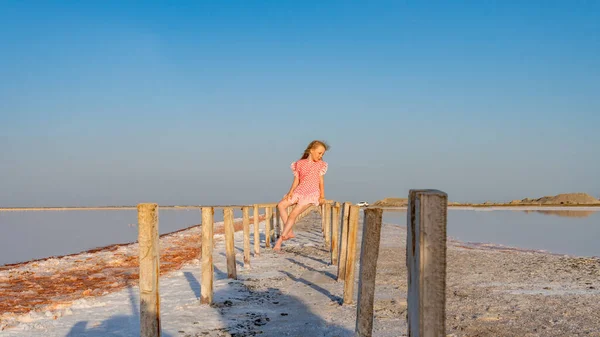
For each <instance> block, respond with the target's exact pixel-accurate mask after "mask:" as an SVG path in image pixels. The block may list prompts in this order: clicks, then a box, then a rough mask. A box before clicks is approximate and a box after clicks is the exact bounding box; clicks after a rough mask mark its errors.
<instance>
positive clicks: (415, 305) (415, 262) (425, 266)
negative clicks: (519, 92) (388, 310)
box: [406, 190, 448, 337]
mask: <svg viewBox="0 0 600 337" xmlns="http://www.w3.org/2000/svg"><path fill="white" fill-rule="evenodd" d="M447 212H448V195H447V194H446V193H444V192H442V191H437V190H411V191H410V192H409V198H408V212H407V238H406V267H407V269H408V294H407V302H408V313H407V320H408V335H409V336H415V337H430V336H431V337H433V336H445V335H446V327H445V325H446V222H447Z"/></svg>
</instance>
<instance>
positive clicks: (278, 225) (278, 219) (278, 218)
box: [275, 206, 283, 239]
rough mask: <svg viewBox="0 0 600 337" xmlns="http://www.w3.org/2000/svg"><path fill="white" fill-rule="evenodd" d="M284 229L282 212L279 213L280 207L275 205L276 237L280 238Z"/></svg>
mask: <svg viewBox="0 0 600 337" xmlns="http://www.w3.org/2000/svg"><path fill="white" fill-rule="evenodd" d="M282 232H283V230H282V229H281V214H279V207H277V206H275V237H276V238H277V239H279V237H280V236H281V233H282Z"/></svg>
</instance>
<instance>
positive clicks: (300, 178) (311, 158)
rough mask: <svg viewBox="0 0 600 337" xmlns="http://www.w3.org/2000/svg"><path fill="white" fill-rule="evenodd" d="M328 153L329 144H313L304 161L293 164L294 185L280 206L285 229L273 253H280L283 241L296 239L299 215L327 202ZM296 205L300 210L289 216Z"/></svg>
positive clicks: (296, 208)
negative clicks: (295, 233) (295, 228)
mask: <svg viewBox="0 0 600 337" xmlns="http://www.w3.org/2000/svg"><path fill="white" fill-rule="evenodd" d="M327 150H329V145H327V143H325V142H323V141H320V140H313V141H312V142H310V144H308V146H307V147H306V150H304V154H303V155H302V158H300V160H298V161H296V162H293V163H292V165H291V166H290V167H291V169H292V172H293V173H294V182H293V183H292V187H291V188H290V191H289V192H288V194H286V195H285V196H284V197H283V199H281V201H280V202H279V203H278V204H277V207H278V208H279V214H281V220H283V223H284V224H285V227H284V228H283V233H281V236H280V237H279V240H277V243H275V247H273V250H275V251H280V250H281V244H282V243H283V241H286V240H289V239H291V238H293V237H295V235H294V232H293V231H292V227H293V226H294V223H295V222H296V218H297V217H298V214H300V213H302V212H303V211H304V210H305V209H307V208H308V207H309V206H310V205H316V206H318V205H320V204H322V203H323V202H324V201H325V185H324V182H323V175H325V172H327V163H326V162H324V161H322V160H321V158H323V154H325V151H327ZM293 204H296V207H294V210H293V211H292V212H291V213H290V214H289V216H288V215H287V207H288V206H290V205H293Z"/></svg>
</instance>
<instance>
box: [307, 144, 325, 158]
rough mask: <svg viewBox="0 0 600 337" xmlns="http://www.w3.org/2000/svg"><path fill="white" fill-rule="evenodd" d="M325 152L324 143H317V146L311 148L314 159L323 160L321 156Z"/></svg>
mask: <svg viewBox="0 0 600 337" xmlns="http://www.w3.org/2000/svg"><path fill="white" fill-rule="evenodd" d="M324 154H325V148H324V147H323V145H317V146H315V147H313V148H312V149H310V156H311V158H312V160H313V161H319V160H321V158H323V155H324Z"/></svg>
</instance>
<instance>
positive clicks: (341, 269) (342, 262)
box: [337, 202, 351, 281]
mask: <svg viewBox="0 0 600 337" xmlns="http://www.w3.org/2000/svg"><path fill="white" fill-rule="evenodd" d="M350 205H351V204H350V203H349V202H345V203H344V210H343V215H342V229H341V230H342V242H341V244H340V258H339V260H338V274H337V280H338V281H343V280H344V279H345V278H346V256H348V225H349V221H348V220H349V218H350V214H349V213H350Z"/></svg>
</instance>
